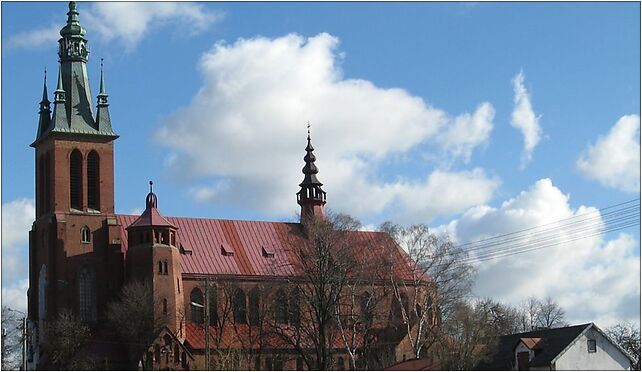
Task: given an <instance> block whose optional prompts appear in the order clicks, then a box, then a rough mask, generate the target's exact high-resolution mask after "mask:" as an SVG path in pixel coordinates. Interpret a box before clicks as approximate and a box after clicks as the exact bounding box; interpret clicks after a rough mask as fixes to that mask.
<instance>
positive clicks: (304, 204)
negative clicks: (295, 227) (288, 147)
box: [296, 122, 326, 222]
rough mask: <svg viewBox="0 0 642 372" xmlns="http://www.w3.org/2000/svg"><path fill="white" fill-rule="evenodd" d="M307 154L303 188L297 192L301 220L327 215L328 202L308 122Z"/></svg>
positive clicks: (301, 185)
mask: <svg viewBox="0 0 642 372" xmlns="http://www.w3.org/2000/svg"><path fill="white" fill-rule="evenodd" d="M305 152H306V154H305V156H304V157H303V160H304V161H305V165H304V166H303V170H302V171H303V175H304V176H303V182H301V183H300V184H299V186H300V187H301V190H299V192H298V193H297V194H296V196H297V203H298V204H299V205H300V206H301V222H304V220H305V219H307V218H310V217H315V216H316V217H323V216H325V210H324V205H325V203H326V192H325V191H323V189H322V188H321V186H323V184H322V183H321V182H320V181H319V179H318V178H317V173H319V169H318V168H317V166H316V165H315V164H314V162H315V161H316V157H315V156H314V147H313V146H312V140H311V139H310V123H309V122H308V144H307V146H306V147H305Z"/></svg>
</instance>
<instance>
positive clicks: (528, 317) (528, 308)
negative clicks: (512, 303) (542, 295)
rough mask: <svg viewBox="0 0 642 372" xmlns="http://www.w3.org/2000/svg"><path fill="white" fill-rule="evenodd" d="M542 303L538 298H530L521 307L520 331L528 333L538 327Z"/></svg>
mask: <svg viewBox="0 0 642 372" xmlns="http://www.w3.org/2000/svg"><path fill="white" fill-rule="evenodd" d="M539 309H540V301H539V299H537V298H536V297H532V296H531V297H529V298H527V299H526V300H524V301H522V303H521V304H520V305H519V311H520V313H521V323H522V324H521V329H520V331H523V332H528V331H532V330H534V329H535V328H536V327H537V322H538V317H539Z"/></svg>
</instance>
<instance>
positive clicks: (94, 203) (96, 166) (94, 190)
mask: <svg viewBox="0 0 642 372" xmlns="http://www.w3.org/2000/svg"><path fill="white" fill-rule="evenodd" d="M87 207H88V208H91V209H96V210H99V209H100V158H99V156H98V153H97V152H96V151H94V150H92V151H91V152H90V153H89V155H87Z"/></svg>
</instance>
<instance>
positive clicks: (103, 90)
mask: <svg viewBox="0 0 642 372" xmlns="http://www.w3.org/2000/svg"><path fill="white" fill-rule="evenodd" d="M103 60H104V59H103V58H101V59H100V94H105V79H104V78H103Z"/></svg>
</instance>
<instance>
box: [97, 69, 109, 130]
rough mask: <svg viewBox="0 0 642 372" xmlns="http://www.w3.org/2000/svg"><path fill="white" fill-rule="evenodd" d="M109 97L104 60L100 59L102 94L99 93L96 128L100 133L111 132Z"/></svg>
mask: <svg viewBox="0 0 642 372" xmlns="http://www.w3.org/2000/svg"><path fill="white" fill-rule="evenodd" d="M107 97H109V95H108V94H107V93H105V78H104V73H103V59H102V58H101V59H100V92H99V93H98V96H97V98H98V108H97V109H96V126H97V127H98V131H99V132H104V131H111V118H110V116H109V108H108V107H109V102H108V100H107Z"/></svg>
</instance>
